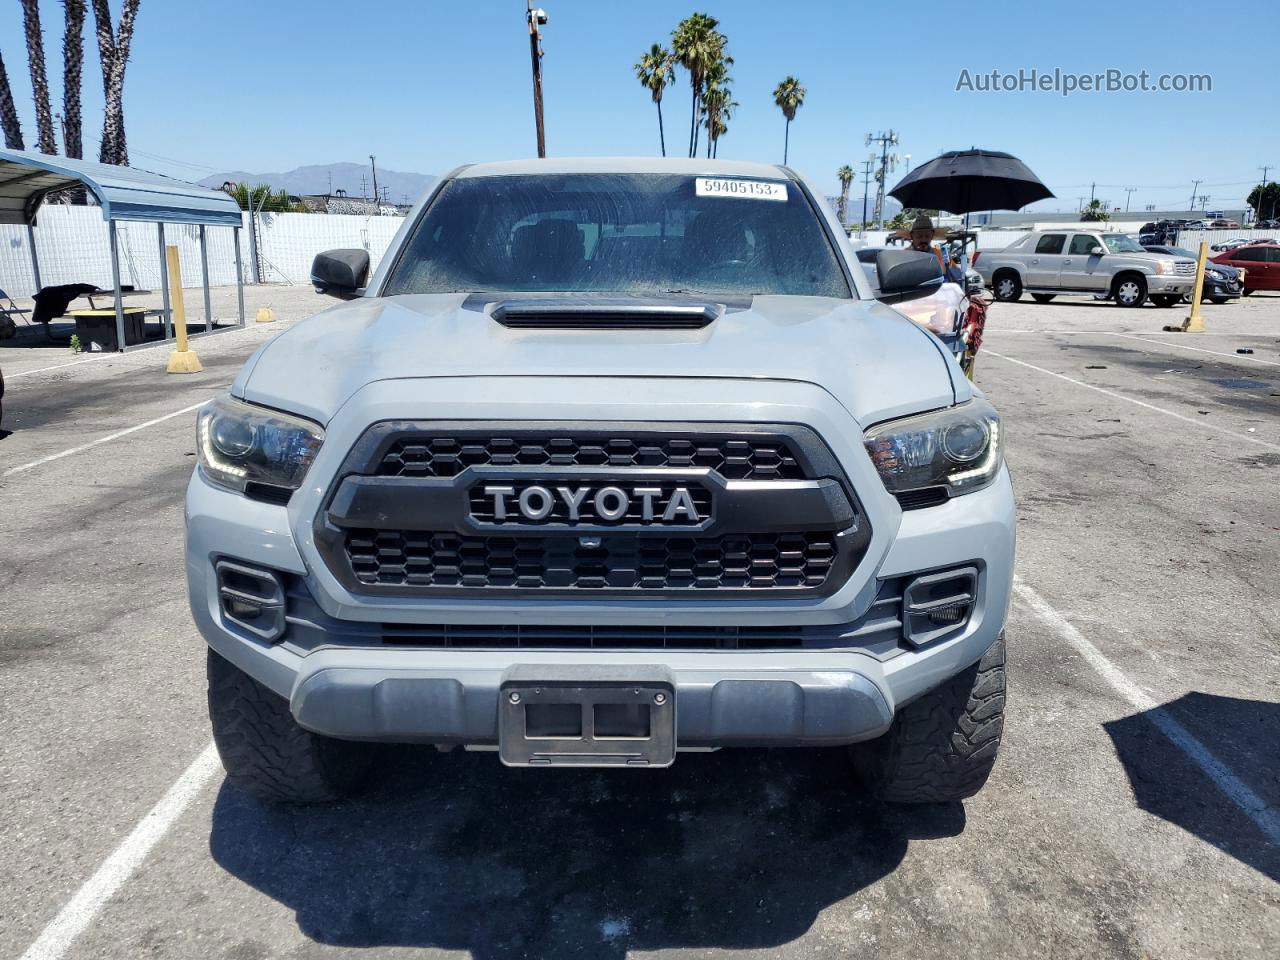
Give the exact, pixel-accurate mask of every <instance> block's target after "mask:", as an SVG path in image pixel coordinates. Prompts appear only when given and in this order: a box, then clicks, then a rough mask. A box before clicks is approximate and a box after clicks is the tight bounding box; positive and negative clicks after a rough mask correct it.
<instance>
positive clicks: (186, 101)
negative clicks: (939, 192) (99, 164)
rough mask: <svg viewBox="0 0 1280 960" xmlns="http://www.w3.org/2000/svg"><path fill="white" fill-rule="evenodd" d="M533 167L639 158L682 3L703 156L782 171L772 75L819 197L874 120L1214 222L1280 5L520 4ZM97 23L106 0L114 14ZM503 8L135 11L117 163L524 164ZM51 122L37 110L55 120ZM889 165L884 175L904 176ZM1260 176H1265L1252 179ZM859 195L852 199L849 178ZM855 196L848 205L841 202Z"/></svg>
mask: <svg viewBox="0 0 1280 960" xmlns="http://www.w3.org/2000/svg"><path fill="white" fill-rule="evenodd" d="M543 5H544V6H545V8H546V9H547V11H548V12H549V14H550V16H551V22H550V24H549V25H548V26H547V28H546V33H545V41H544V47H545V50H546V58H545V60H544V64H545V81H544V84H545V92H546V122H547V141H548V152H549V153H552V154H560V155H578V154H588V155H625V154H646V153H656V152H657V149H658V135H657V117H656V113H655V110H654V107H653V105H652V103H651V102H650V100H649V98H648V95H647V93H646V92H645V91H644V90H642V89H641V88H640V86H639V84H638V83H637V82H636V80H635V78H634V74H633V70H632V64H633V63H634V62H635V61H636V60H637V59H638V57H639V55H640V54H641V53H642V52H643V51H644V50H646V49H648V46H649V45H650V44H651V43H653V42H654V41H662V42H664V43H666V42H669V38H670V32H671V29H672V27H673V26H674V25H675V24H676V23H677V22H678V21H679V20H680V19H681V18H682V17H683V16H685V15H687V14H688V13H690V12H691V11H692V10H695V9H698V10H705V11H706V12H708V13H711V14H712V15H714V16H717V17H719V18H720V20H721V29H722V30H723V31H724V32H725V33H726V34H727V35H728V37H729V51H730V53H731V54H732V55H733V56H734V58H735V60H736V64H735V66H734V69H733V73H734V81H735V82H734V84H733V92H734V96H735V98H736V99H737V100H738V101H739V103H740V104H741V105H740V107H739V108H738V111H737V112H736V114H735V116H734V118H733V120H732V121H731V123H730V130H729V133H728V134H727V135H726V136H725V138H724V139H723V140H722V142H721V146H720V155H721V156H722V157H732V158H739V159H752V160H767V161H777V160H781V159H782V137H783V119H782V116H781V114H780V113H779V111H778V110H777V108H776V107H774V106H773V104H772V96H771V94H772V90H773V87H774V86H775V85H776V84H777V82H778V81H779V80H780V79H782V77H783V76H785V75H787V74H794V75H796V76H797V77H799V78H800V80H801V81H802V82H803V83H804V85H805V86H806V87H807V88H808V98H807V100H806V101H805V105H804V107H803V108H802V109H801V110H800V112H799V114H798V116H797V118H796V121H795V123H794V124H793V125H792V134H791V157H790V161H791V165H792V166H794V167H796V168H797V169H799V170H801V171H804V172H806V173H808V174H810V175H811V176H814V177H816V178H818V179H819V180H820V181H821V182H822V183H823V184H825V185H826V186H827V187H828V190H829V192H831V193H835V192H836V190H837V189H838V187H837V184H836V180H835V170H836V169H837V167H839V166H840V165H841V164H843V163H849V164H850V165H851V166H854V167H855V168H857V167H858V166H859V165H860V163H861V161H862V160H863V159H865V158H866V156H867V154H868V148H867V147H866V146H865V145H864V135H865V134H866V133H867V132H868V131H872V130H879V129H883V128H889V127H892V128H893V129H895V130H897V131H899V133H900V136H901V144H900V145H899V147H898V148H897V149H898V151H899V152H900V153H903V154H908V153H909V154H911V155H912V163H913V165H914V164H916V163H919V162H921V161H923V160H925V159H927V158H929V157H931V156H934V155H936V154H937V153H938V152H939V151H940V150H945V149H961V148H966V147H969V146H973V145H977V146H984V147H989V148H992V149H1001V150H1008V151H1010V152H1012V153H1014V154H1016V155H1017V156H1019V157H1021V158H1022V159H1023V160H1025V161H1026V162H1027V163H1028V164H1029V165H1030V166H1031V168H1032V169H1033V170H1035V171H1036V172H1037V173H1038V174H1039V175H1040V176H1041V178H1042V179H1043V180H1045V182H1046V183H1048V184H1049V186H1050V188H1051V189H1053V190H1054V192H1055V193H1056V194H1058V197H1059V199H1058V200H1057V201H1047V202H1046V203H1044V204H1041V205H1040V206H1041V207H1042V208H1045V209H1054V208H1055V207H1058V206H1061V207H1063V208H1072V209H1073V208H1074V207H1075V206H1076V205H1077V198H1078V197H1079V196H1086V197H1087V196H1088V194H1089V186H1088V184H1089V183H1090V182H1091V181H1096V182H1098V183H1099V184H1100V186H1099V187H1098V189H1097V195H1098V196H1099V197H1100V198H1103V199H1107V200H1110V201H1111V202H1112V203H1113V205H1119V206H1123V204H1124V202H1125V193H1124V190H1123V187H1125V186H1135V187H1138V188H1139V189H1138V190H1137V192H1135V193H1134V194H1133V196H1132V209H1134V210H1141V209H1142V208H1143V206H1144V205H1145V204H1148V203H1154V204H1157V205H1158V206H1162V207H1165V206H1176V205H1178V204H1182V203H1185V201H1186V200H1187V198H1188V197H1189V196H1190V194H1191V183H1192V181H1193V180H1196V179H1200V180H1203V181H1204V184H1203V185H1202V186H1201V188H1200V190H1199V191H1198V192H1199V193H1201V194H1207V195H1209V196H1210V197H1211V198H1212V199H1211V201H1210V204H1209V205H1210V207H1211V208H1212V207H1217V206H1230V205H1231V204H1232V201H1237V202H1238V201H1239V198H1241V197H1243V196H1244V194H1245V193H1246V192H1247V190H1248V187H1249V184H1250V183H1252V182H1256V179H1257V178H1258V177H1259V176H1260V172H1259V171H1258V169H1257V168H1258V166H1259V165H1261V164H1264V163H1272V164H1280V124H1277V123H1276V120H1275V117H1276V115H1277V112H1278V111H1277V105H1276V95H1275V91H1276V84H1277V80H1276V73H1275V69H1274V60H1273V59H1272V58H1271V57H1270V54H1269V53H1262V54H1253V53H1250V52H1249V50H1248V44H1249V38H1251V37H1255V38H1258V40H1259V44H1260V46H1261V47H1262V48H1263V49H1264V50H1267V51H1269V50H1270V49H1271V48H1272V47H1273V46H1274V41H1275V38H1276V37H1277V36H1280V29H1277V28H1280V3H1276V2H1275V0H1242V2H1238V3H1235V4H1233V5H1231V7H1230V10H1229V12H1228V11H1227V10H1226V8H1223V9H1221V10H1219V11H1218V12H1216V13H1215V12H1213V8H1212V7H1211V6H1210V5H1206V4H1205V3H1203V2H1186V0H1165V2H1163V3H1161V4H1159V5H1157V6H1155V7H1152V6H1151V5H1149V4H1125V3H1116V2H1109V3H1091V4H1086V5H1084V6H1079V7H1077V8H1075V9H1074V10H1073V11H1072V12H1068V9H1069V8H1068V7H1067V6H1065V5H1063V4H1060V3H1034V2H1030V0H1021V2H1003V0H999V2H983V0H971V2H968V3H960V4H945V3H932V4H929V3H925V4H919V3H911V4H908V3H904V2H897V3H875V4H871V3H861V2H859V3H853V2H845V3H839V2H825V0H812V2H810V0H791V2H789V3H785V4H780V3H766V2H757V0H706V2H703V0H695V2H690V0H680V2H667V0H645V2H640V3H636V2H629V3H613V2H604V0H544V3H543ZM112 6H113V8H116V9H118V6H119V2H118V0H112ZM42 8H43V16H44V28H45V35H46V41H45V45H46V56H47V57H48V61H49V69H50V74H51V77H50V79H51V83H52V86H53V88H54V97H55V100H56V101H58V102H60V97H61V92H60V91H61V51H60V46H61V32H62V7H61V5H60V4H58V3H55V2H53V0H42ZM523 20H524V2H523V0H468V2H449V3H445V2H429V0H381V2H378V0H375V2H365V3H352V2H350V0H348V2H341V3H339V2H330V0H309V2H305V3H304V2H301V0H290V2H285V0H271V2H262V0H258V2H249V0H220V2H218V3H199V2H196V0H165V2H159V0H143V3H142V7H141V12H140V14H139V18H138V25H137V33H136V36H135V39H134V44H133V58H132V62H131V63H130V66H129V71H128V78H127V82H126V113H125V115H126V121H127V124H128V132H129V144H130V148H131V151H132V154H133V161H134V163H135V164H136V165H137V166H145V167H148V168H150V169H155V170H159V171H161V172H164V173H169V174H172V175H176V176H183V177H186V178H189V179H198V178H199V177H202V176H206V175H208V174H211V173H216V172H221V171H224V170H228V169H243V170H249V171H253V172H266V171H278V170H287V169H290V168H292V167H295V166H300V165H304V164H312V163H329V162H337V161H362V160H364V159H365V158H366V157H367V155H368V154H370V153H374V154H376V155H377V157H378V163H379V165H380V166H385V167H387V168H390V169H396V170H412V171H418V172H422V173H440V172H443V171H445V170H447V169H449V168H451V167H453V166H455V165H456V164H458V163H462V162H466V161H474V160H486V159H500V158H509V157H520V156H528V155H530V154H532V153H533V152H534V136H533V122H532V113H531V96H530V81H529V55H528V41H527V34H526V33H525V30H524V23H523ZM86 26H87V29H86V37H85V39H86V57H87V59H88V62H87V63H86V70H85V84H84V89H85V101H86V102H85V116H86V121H87V122H86V129H85V136H86V142H87V143H88V144H89V145H90V146H91V147H92V148H95V149H96V143H97V136H98V133H99V128H100V122H101V120H100V118H101V90H100V82H99V74H98V73H97V70H98V67H97V57H96V45H95V42H94V40H93V32H92V14H90V16H89V23H88V24H87V25H86ZM0 52H3V55H4V58H5V64H6V66H7V67H8V70H9V75H10V80H11V82H12V84H13V86H14V93H15V97H16V99H17V101H18V104H19V109H20V111H21V112H22V114H23V120H24V134H25V136H26V138H27V141H28V144H30V143H31V142H33V141H34V140H35V130H34V121H33V120H32V117H31V109H30V106H31V99H30V88H29V84H28V79H27V74H26V51H25V44H24V43H23V35H22V23H21V13H20V9H19V5H18V4H17V3H13V2H8V3H4V4H3V6H0ZM1033 67H1035V68H1039V69H1041V70H1050V71H1051V70H1052V69H1053V68H1055V67H1060V68H1061V69H1063V70H1069V71H1075V72H1078V73H1086V72H1093V71H1102V70H1106V69H1107V68H1118V69H1120V70H1123V71H1132V72H1137V71H1139V70H1144V69H1145V70H1148V71H1150V72H1151V73H1152V75H1158V74H1160V73H1165V72H1168V73H1175V72H1195V73H1209V74H1211V75H1212V78H1213V91H1212V92H1211V93H1197V94H1192V93H1137V92H1135V93H1093V94H1085V93H1077V94H1075V95H1074V96H1072V97H1069V98H1063V97H1061V96H1059V95H1057V94H1054V93H1029V92H1028V93H977V92H969V93H966V92H960V93H958V92H956V90H955V85H956V80H957V77H958V76H959V74H960V70H961V69H962V68H968V69H969V70H970V71H971V72H972V73H974V74H977V73H980V72H988V71H990V70H993V69H998V70H1002V71H1009V72H1016V71H1017V70H1018V69H1019V68H1027V69H1030V68H1033ZM55 109H56V107H55ZM664 112H665V114H666V119H667V135H668V137H667V139H668V146H669V147H672V146H674V147H675V149H676V151H679V149H680V145H681V144H683V143H686V142H687V136H688V122H689V88H688V80H687V77H686V76H685V75H684V74H683V73H682V72H681V73H678V75H677V82H676V86H675V87H674V88H673V89H672V90H670V91H669V93H668V95H667V99H666V100H665V101H664ZM904 172H905V170H904V169H902V168H900V169H899V170H898V172H897V174H895V175H892V176H891V182H893V181H895V180H896V178H897V176H899V175H901V174H902V173H904ZM1276 174H1280V169H1277V170H1273V171H1272V176H1275V175H1276ZM859 183H860V182H859ZM854 192H855V193H860V192H861V191H860V189H859V187H858V186H855V188H854Z"/></svg>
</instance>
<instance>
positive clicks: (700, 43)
mask: <svg viewBox="0 0 1280 960" xmlns="http://www.w3.org/2000/svg"><path fill="white" fill-rule="evenodd" d="M719 25H720V21H719V20H717V19H716V18H715V17H712V16H708V15H707V14H705V13H694V14H690V15H689V16H687V17H685V18H684V19H683V20H681V21H680V23H679V24H677V25H676V28H675V30H673V31H671V49H672V50H673V51H674V52H675V58H676V60H677V62H679V64H680V65H681V66H682V67H684V68H685V69H686V70H688V71H689V88H690V91H691V93H692V96H693V109H692V113H691V115H690V117H689V156H691V157H692V156H696V155H697V152H698V121H699V120H700V119H701V118H700V115H699V114H700V107H701V100H702V94H703V92H704V86H703V81H704V80H705V78H706V75H707V71H708V70H710V69H711V68H712V66H713V65H714V64H716V63H717V62H718V61H720V60H721V59H723V57H724V47H725V43H726V37H725V35H724V34H723V33H720V32H718V31H717V30H716V27H718V26H719Z"/></svg>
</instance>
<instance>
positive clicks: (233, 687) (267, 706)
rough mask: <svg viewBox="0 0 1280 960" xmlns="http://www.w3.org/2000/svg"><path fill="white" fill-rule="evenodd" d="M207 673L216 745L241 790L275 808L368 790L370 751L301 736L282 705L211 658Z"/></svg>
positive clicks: (239, 672)
mask: <svg viewBox="0 0 1280 960" xmlns="http://www.w3.org/2000/svg"><path fill="white" fill-rule="evenodd" d="M207 671H208V677H209V719H210V720H211V721H212V723H213V741H214V743H216V744H217V746H218V755H219V756H220V757H222V765H223V767H225V768H226V771H227V777H228V779H230V781H231V782H232V783H233V784H234V785H235V786H236V787H238V788H239V789H241V790H243V791H244V792H245V793H247V794H249V795H250V796H253V797H256V798H257V799H259V800H266V801H270V802H273V803H324V802H326V801H331V800H338V799H341V798H342V797H345V796H349V795H350V794H352V793H354V792H356V790H357V789H358V788H360V787H361V786H363V785H365V784H366V783H367V782H368V780H369V775H370V772H371V769H372V766H373V750H372V747H371V746H370V745H369V744H359V743H351V742H348V741H344V740H334V739H332V738H330V737H322V736H320V735H319V734H316V733H312V732H311V731H309V730H304V729H303V728H302V727H300V726H298V724H297V721H295V720H294V719H293V714H291V713H290V712H289V703H288V701H287V700H285V699H284V697H281V696H279V695H277V694H276V693H275V692H274V691H271V690H268V689H267V688H266V687H264V686H263V685H262V684H260V683H258V682H257V681H256V680H254V679H253V678H252V677H250V676H249V675H248V674H247V673H245V672H244V671H242V670H240V669H239V668H237V667H234V666H232V665H231V664H230V663H229V662H228V661H226V660H224V659H223V658H222V657H220V656H218V654H216V653H214V652H213V651H212V650H210V651H209V657H208V663H207Z"/></svg>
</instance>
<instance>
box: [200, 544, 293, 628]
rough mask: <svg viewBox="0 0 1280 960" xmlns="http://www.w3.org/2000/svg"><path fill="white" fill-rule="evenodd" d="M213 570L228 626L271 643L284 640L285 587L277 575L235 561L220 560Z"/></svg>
mask: <svg viewBox="0 0 1280 960" xmlns="http://www.w3.org/2000/svg"><path fill="white" fill-rule="evenodd" d="M213 569H214V572H215V574H216V575H217V578H218V606H219V608H220V609H221V611H222V616H223V618H224V619H225V620H226V621H227V622H229V623H232V624H235V626H237V627H239V628H240V629H241V630H244V631H246V632H247V633H250V634H252V635H253V636H255V637H258V638H259V639H262V640H266V641H267V642H268V643H274V642H275V641H277V640H279V639H280V638H281V637H282V636H284V627H285V618H284V584H282V583H281V582H280V578H279V577H278V576H277V575H276V574H275V573H274V572H273V571H271V570H264V569H262V568H260V567H250V566H246V565H245V564H242V563H235V562H233V561H231V560H219V561H217V562H216V563H215V564H214V565H213Z"/></svg>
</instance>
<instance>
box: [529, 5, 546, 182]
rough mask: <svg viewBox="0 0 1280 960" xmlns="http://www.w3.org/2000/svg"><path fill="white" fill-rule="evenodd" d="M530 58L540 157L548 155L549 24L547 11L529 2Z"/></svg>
mask: <svg viewBox="0 0 1280 960" xmlns="http://www.w3.org/2000/svg"><path fill="white" fill-rule="evenodd" d="M526 19H527V20H528V23H529V58H530V60H531V61H532V63H533V120H534V123H535V124H537V127H538V156H539V157H545V156H546V155H547V134H546V131H545V130H544V129H543V126H542V25H543V24H544V23H546V22H547V19H548V18H547V11H545V10H543V9H542V8H541V7H534V5H533V0H529V12H528V14H527V16H526Z"/></svg>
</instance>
